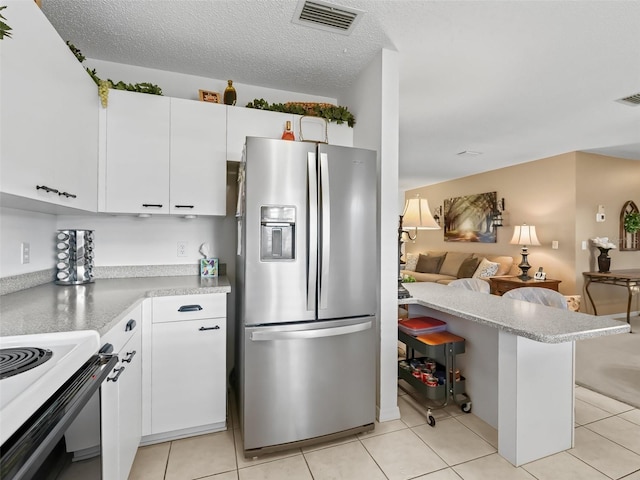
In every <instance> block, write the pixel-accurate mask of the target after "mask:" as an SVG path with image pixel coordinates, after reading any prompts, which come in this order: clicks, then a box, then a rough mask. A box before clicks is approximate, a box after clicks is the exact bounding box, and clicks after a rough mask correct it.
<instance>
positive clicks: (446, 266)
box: [440, 252, 473, 277]
mask: <svg viewBox="0 0 640 480" xmlns="http://www.w3.org/2000/svg"><path fill="white" fill-rule="evenodd" d="M470 257H471V254H470V253H464V252H447V253H446V257H444V262H442V265H440V275H449V276H451V277H455V276H456V275H457V274H458V270H460V265H462V262H464V261H465V260H466V259H467V258H470ZM471 273H473V272H471Z"/></svg>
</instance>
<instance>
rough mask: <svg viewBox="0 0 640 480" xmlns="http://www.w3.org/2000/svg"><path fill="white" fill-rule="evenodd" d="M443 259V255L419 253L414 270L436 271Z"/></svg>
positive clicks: (421, 271)
mask: <svg viewBox="0 0 640 480" xmlns="http://www.w3.org/2000/svg"><path fill="white" fill-rule="evenodd" d="M443 261H444V255H443V256H441V257H435V256H433V255H422V254H420V258H418V265H416V272H420V273H438V272H439V271H440V266H441V265H442V262H443Z"/></svg>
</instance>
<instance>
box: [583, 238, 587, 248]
mask: <svg viewBox="0 0 640 480" xmlns="http://www.w3.org/2000/svg"><path fill="white" fill-rule="evenodd" d="M586 249H587V241H586V240H582V250H586Z"/></svg>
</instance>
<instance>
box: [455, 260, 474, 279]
mask: <svg viewBox="0 0 640 480" xmlns="http://www.w3.org/2000/svg"><path fill="white" fill-rule="evenodd" d="M479 263H480V259H479V258H467V259H466V260H464V261H463V262H462V265H460V268H459V269H458V275H456V276H457V277H458V278H471V276H472V275H473V274H474V273H475V271H476V269H477V268H478V264H479Z"/></svg>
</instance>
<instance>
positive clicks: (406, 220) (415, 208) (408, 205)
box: [398, 195, 440, 298]
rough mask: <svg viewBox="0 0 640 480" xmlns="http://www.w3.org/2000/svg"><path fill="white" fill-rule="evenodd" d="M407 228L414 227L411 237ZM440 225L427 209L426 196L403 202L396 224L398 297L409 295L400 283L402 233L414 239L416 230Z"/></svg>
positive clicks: (407, 296) (432, 228)
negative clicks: (402, 208) (402, 209)
mask: <svg viewBox="0 0 640 480" xmlns="http://www.w3.org/2000/svg"><path fill="white" fill-rule="evenodd" d="M407 228H414V229H415V230H416V233H415V234H414V236H413V237H412V236H411V234H410V233H409V232H407V231H406V229H407ZM439 229H440V225H438V222H436V221H435V219H434V218H433V215H431V210H429V202H428V201H427V199H426V198H420V197H419V196H418V195H416V197H415V198H410V199H408V200H407V201H406V202H405V204H404V211H403V212H402V215H400V223H399V224H398V298H409V297H410V296H411V295H410V294H409V292H408V291H407V289H406V288H404V285H402V275H400V265H401V263H402V262H401V257H402V235H403V234H406V235H407V236H408V237H409V239H410V240H415V239H416V237H417V235H418V230H439Z"/></svg>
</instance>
